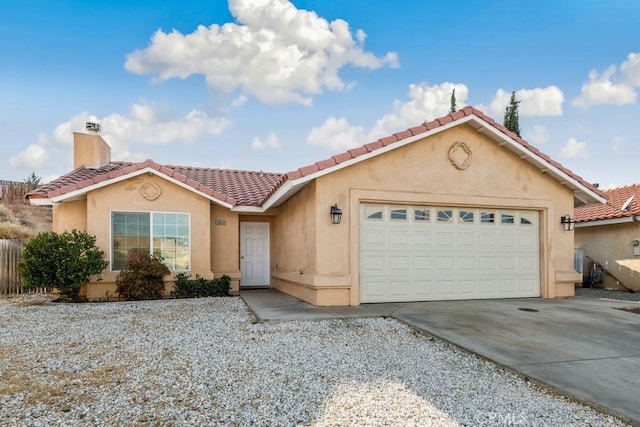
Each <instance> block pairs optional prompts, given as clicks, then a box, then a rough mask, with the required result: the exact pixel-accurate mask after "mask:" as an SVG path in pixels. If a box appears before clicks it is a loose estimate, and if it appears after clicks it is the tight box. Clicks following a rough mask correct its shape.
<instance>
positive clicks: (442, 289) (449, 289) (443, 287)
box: [435, 279, 456, 298]
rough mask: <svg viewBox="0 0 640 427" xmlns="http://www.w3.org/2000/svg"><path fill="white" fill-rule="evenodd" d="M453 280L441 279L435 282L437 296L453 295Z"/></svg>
mask: <svg viewBox="0 0 640 427" xmlns="http://www.w3.org/2000/svg"><path fill="white" fill-rule="evenodd" d="M455 290H456V286H455V281H453V280H447V279H442V280H438V281H437V282H436V287H435V291H436V294H437V296H438V297H440V298H442V297H447V298H450V297H452V296H453V295H455Z"/></svg>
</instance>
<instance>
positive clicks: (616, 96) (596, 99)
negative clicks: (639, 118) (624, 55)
mask: <svg viewBox="0 0 640 427" xmlns="http://www.w3.org/2000/svg"><path fill="white" fill-rule="evenodd" d="M625 64H627V63H625ZM628 64H631V63H628ZM632 68H634V65H633V64H631V65H627V66H626V67H625V70H626V71H627V74H629V76H630V78H632V77H633V70H632ZM616 73H617V69H616V66H615V65H611V66H610V67H609V68H607V69H606V70H605V71H604V72H603V73H602V75H600V76H599V75H598V73H597V72H596V70H591V72H590V73H589V81H588V82H586V83H584V84H583V85H582V93H581V94H580V96H579V97H577V98H575V99H574V100H573V101H572V104H573V105H575V106H576V107H583V108H588V107H591V106H593V105H603V104H608V105H626V104H633V103H635V102H636V98H637V94H636V92H635V90H634V89H633V86H631V85H630V84H627V83H625V82H621V83H613V82H612V81H611V79H612V77H613V76H614V75H615V74H616Z"/></svg>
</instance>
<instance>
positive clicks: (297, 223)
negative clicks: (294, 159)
mask: <svg viewBox="0 0 640 427" xmlns="http://www.w3.org/2000/svg"><path fill="white" fill-rule="evenodd" d="M327 217H328V211H327ZM317 221H318V220H317V216H316V184H315V182H311V183H309V185H307V186H306V187H304V188H303V189H302V190H300V191H299V192H298V193H297V194H295V195H294V196H293V197H292V198H291V199H289V200H287V201H286V202H285V203H284V204H283V205H282V206H281V207H279V213H278V215H276V216H274V217H273V222H272V226H271V247H272V252H271V286H272V287H274V288H276V289H280V290H283V291H285V292H287V293H289V294H291V295H294V296H296V297H298V298H301V299H304V300H306V301H309V302H311V303H313V304H316V305H320V304H319V303H318V295H317V290H316V288H317V285H316V273H317V245H316V241H317V233H316V229H317ZM345 305H346V304H345Z"/></svg>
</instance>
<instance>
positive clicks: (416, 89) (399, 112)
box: [307, 82, 469, 151]
mask: <svg viewBox="0 0 640 427" xmlns="http://www.w3.org/2000/svg"><path fill="white" fill-rule="evenodd" d="M453 89H455V90H456V104H457V106H458V108H462V107H464V106H465V105H466V102H467V97H468V96H469V89H468V88H467V86H465V85H464V84H462V83H449V82H445V83H442V84H439V85H433V86H427V85H426V84H424V83H422V84H411V85H409V93H408V95H409V100H408V101H399V100H396V101H394V102H393V105H392V110H393V112H391V113H389V114H386V115H384V116H383V117H382V118H380V119H378V120H377V121H376V123H375V124H374V125H373V127H372V128H371V129H370V130H369V131H366V130H365V129H364V128H363V127H362V126H353V125H351V124H350V123H349V122H348V120H347V119H346V118H344V117H343V118H336V117H329V118H328V119H327V120H325V122H324V124H322V126H320V127H317V128H314V129H313V130H312V131H311V133H310V134H309V135H308V136H307V142H308V143H309V144H311V145H317V146H323V147H326V148H328V149H329V150H331V151H338V150H347V149H349V148H354V147H358V146H360V145H363V144H366V143H368V142H372V141H374V140H376V139H378V138H380V137H383V136H386V135H390V134H393V133H395V132H399V131H402V130H405V129H407V128H410V127H414V126H418V125H420V124H421V123H424V122H425V121H428V120H431V119H433V118H436V117H440V116H443V115H445V114H447V112H448V111H449V108H450V106H451V92H452V91H453Z"/></svg>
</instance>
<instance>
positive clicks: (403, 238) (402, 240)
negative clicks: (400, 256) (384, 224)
mask: <svg viewBox="0 0 640 427" xmlns="http://www.w3.org/2000/svg"><path fill="white" fill-rule="evenodd" d="M408 245H409V230H390V231H389V249H400V250H406V248H407V246H408Z"/></svg>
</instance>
